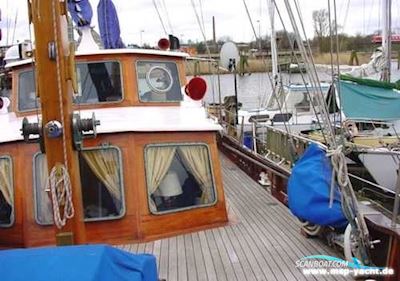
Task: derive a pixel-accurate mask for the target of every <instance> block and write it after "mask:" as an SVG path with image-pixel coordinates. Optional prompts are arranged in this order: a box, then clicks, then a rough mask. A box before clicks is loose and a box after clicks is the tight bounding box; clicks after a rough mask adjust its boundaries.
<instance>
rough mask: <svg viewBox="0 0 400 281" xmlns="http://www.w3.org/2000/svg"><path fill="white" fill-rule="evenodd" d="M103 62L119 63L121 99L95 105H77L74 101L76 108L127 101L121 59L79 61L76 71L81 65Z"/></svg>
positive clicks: (95, 103)
mask: <svg viewBox="0 0 400 281" xmlns="http://www.w3.org/2000/svg"><path fill="white" fill-rule="evenodd" d="M102 62H104V63H107V62H118V65H119V73H120V81H121V99H120V100H117V101H104V102H93V103H76V102H73V101H72V104H73V105H76V106H88V105H99V104H118V103H122V102H123V101H124V100H125V87H124V75H123V66H122V64H123V63H122V62H121V60H120V59H115V60H94V61H77V62H76V69H77V68H78V65H79V64H90V63H102ZM75 71H76V70H75ZM77 76H78V75H77ZM77 83H79V81H77ZM78 87H79V86H78Z"/></svg>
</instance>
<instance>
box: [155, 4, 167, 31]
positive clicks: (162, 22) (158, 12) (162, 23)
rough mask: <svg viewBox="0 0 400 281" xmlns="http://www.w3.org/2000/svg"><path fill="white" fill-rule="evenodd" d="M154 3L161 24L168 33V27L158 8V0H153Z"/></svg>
mask: <svg viewBox="0 0 400 281" xmlns="http://www.w3.org/2000/svg"><path fill="white" fill-rule="evenodd" d="M153 5H154V8H155V9H156V12H157V15H158V19H159V20H160V23H161V26H162V28H163V30H164V32H165V34H166V35H168V32H167V29H166V28H165V24H164V21H163V19H162V17H161V14H160V11H159V9H158V6H157V2H156V0H153Z"/></svg>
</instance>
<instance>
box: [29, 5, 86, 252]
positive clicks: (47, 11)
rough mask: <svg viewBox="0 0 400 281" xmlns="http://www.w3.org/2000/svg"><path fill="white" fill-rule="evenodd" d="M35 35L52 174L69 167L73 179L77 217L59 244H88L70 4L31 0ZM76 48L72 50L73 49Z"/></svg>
mask: <svg viewBox="0 0 400 281" xmlns="http://www.w3.org/2000/svg"><path fill="white" fill-rule="evenodd" d="M28 4H29V8H30V9H29V10H30V21H31V23H33V26H34V34H35V51H34V58H35V71H36V89H37V92H38V96H39V97H40V103H41V113H42V122H41V123H42V126H43V136H42V137H43V140H44V147H45V153H46V158H47V164H48V169H49V172H50V170H51V169H52V168H53V167H55V166H57V165H59V164H63V165H65V167H66V169H67V171H68V172H69V176H70V179H71V186H72V202H73V204H74V209H75V215H74V217H73V218H72V219H70V220H67V223H66V225H65V226H64V227H62V228H61V229H58V228H56V233H57V234H56V237H57V238H56V240H57V244H58V245H60V244H72V243H74V244H82V243H85V242H86V233H85V224H84V218H83V208H82V194H81V186H80V175H79V162H78V155H77V152H76V151H75V150H74V149H73V140H72V139H73V135H72V128H71V125H72V96H73V89H72V86H73V83H72V81H75V80H74V79H73V77H74V75H75V64H74V61H73V59H74V46H73V45H71V44H70V43H69V42H68V30H67V8H66V7H67V6H66V0H46V1H43V0H28ZM71 46H72V48H71ZM54 121H55V123H53V124H57V122H59V123H60V124H61V125H62V133H61V135H60V136H58V137H54V135H53V136H50V135H51V134H50V132H49V130H51V129H50V127H51V126H48V125H51V124H52V123H51V122H54Z"/></svg>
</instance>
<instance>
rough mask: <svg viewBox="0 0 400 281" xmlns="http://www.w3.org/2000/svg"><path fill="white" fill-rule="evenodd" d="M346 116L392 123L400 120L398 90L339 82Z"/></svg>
mask: <svg viewBox="0 0 400 281" xmlns="http://www.w3.org/2000/svg"><path fill="white" fill-rule="evenodd" d="M339 85H340V104H341V107H342V110H343V112H344V115H345V116H346V117H347V118H348V119H353V120H378V121H391V120H398V119H400V110H399V108H400V93H399V90H396V89H387V88H383V87H373V86H368V85H361V84H357V83H354V82H350V81H343V80H341V81H340V82H339Z"/></svg>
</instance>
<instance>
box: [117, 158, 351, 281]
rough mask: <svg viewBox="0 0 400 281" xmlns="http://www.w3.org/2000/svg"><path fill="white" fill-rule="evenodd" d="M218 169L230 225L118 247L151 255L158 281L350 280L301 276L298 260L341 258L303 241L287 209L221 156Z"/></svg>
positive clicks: (322, 246)
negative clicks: (220, 170)
mask: <svg viewBox="0 0 400 281" xmlns="http://www.w3.org/2000/svg"><path fill="white" fill-rule="evenodd" d="M221 164H222V172H223V181H224V188H225V196H226V198H227V201H228V208H229V212H230V213H231V214H234V215H233V218H231V219H230V220H231V223H230V225H228V226H225V227H220V228H215V229H210V230H206V231H200V232H194V233H191V234H186V235H181V236H175V237H171V238H167V239H162V240H156V241H153V242H148V243H141V244H128V245H122V246H119V247H120V248H123V249H125V250H127V251H130V252H135V253H151V254H154V255H155V256H156V257H157V263H158V264H157V266H158V270H159V278H160V279H166V280H167V281H174V280H193V281H200V280H226V281H232V280H238V281H244V280H268V281H269V280H279V281H283V280H352V279H351V278H350V277H349V278H348V279H346V278H344V277H340V276H329V277H326V276H304V275H303V274H302V272H301V271H300V269H298V268H296V266H295V262H296V260H298V259H300V258H302V257H304V256H307V255H318V254H326V255H332V256H338V255H339V256H340V253H337V252H335V251H333V250H332V249H331V248H329V247H328V246H327V245H325V244H324V243H323V242H322V241H320V240H318V239H307V238H305V237H304V236H302V235H301V234H300V226H299V223H298V222H297V221H296V219H295V218H294V217H293V216H292V215H291V214H290V212H289V210H288V209H287V208H286V207H285V206H283V205H282V204H281V203H279V202H278V201H277V200H276V199H275V198H273V197H272V196H271V195H270V194H269V193H268V192H266V191H265V190H263V189H262V187H260V186H259V185H258V184H257V183H255V182H254V181H253V180H252V179H251V178H249V177H248V176H247V175H246V174H245V173H244V172H243V171H241V170H240V169H239V168H238V167H237V166H235V165H234V164H233V163H232V162H230V160H228V159H227V158H226V157H225V156H223V155H221ZM193 219H195V218H193Z"/></svg>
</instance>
